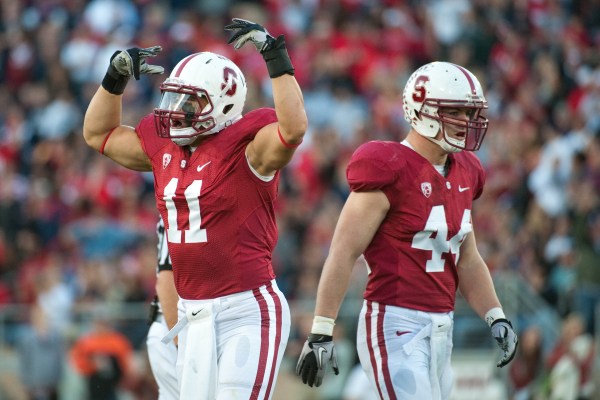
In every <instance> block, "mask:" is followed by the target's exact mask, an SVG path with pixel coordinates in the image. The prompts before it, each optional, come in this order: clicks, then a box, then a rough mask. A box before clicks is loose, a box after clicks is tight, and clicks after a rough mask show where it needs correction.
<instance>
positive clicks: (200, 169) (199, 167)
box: [198, 161, 211, 172]
mask: <svg viewBox="0 0 600 400" xmlns="http://www.w3.org/2000/svg"><path fill="white" fill-rule="evenodd" d="M210 163H211V161H209V162H207V163H206V164H202V165H199V166H198V172H200V171H202V170H203V169H204V167H206V166H207V165H208V164H210Z"/></svg>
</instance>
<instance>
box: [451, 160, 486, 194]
mask: <svg viewBox="0 0 600 400" xmlns="http://www.w3.org/2000/svg"><path fill="white" fill-rule="evenodd" d="M454 160H455V161H456V162H457V163H459V164H461V165H462V167H463V168H464V169H466V170H467V171H470V172H471V174H472V175H471V176H472V178H473V185H475V190H474V191H473V194H474V197H473V198H474V199H477V198H479V196H481V194H482V192H483V187H484V185H485V180H486V173H485V169H484V168H483V165H482V164H481V160H480V159H479V157H477V155H476V154H475V153H473V152H472V151H461V152H459V153H456V154H455V155H454Z"/></svg>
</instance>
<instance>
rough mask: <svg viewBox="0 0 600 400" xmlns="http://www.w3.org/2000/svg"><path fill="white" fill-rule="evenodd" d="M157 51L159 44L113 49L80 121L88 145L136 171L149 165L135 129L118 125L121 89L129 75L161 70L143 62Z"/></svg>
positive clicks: (156, 72)
mask: <svg viewBox="0 0 600 400" xmlns="http://www.w3.org/2000/svg"><path fill="white" fill-rule="evenodd" d="M160 51H161V48H160V46H155V47H150V48H147V49H139V48H131V49H128V50H126V51H117V52H115V53H114V54H113V56H112V57H111V59H110V64H109V67H108V70H107V72H106V75H105V77H104V79H103V80H102V85H101V86H100V87H99V88H98V90H97V91H96V93H95V94H94V96H93V97H92V100H91V101H90V104H89V106H88V108H87V110H86V113H85V118H84V121H83V138H84V139H85V141H86V143H87V144H88V145H89V146H90V147H92V148H93V149H95V150H97V151H98V152H100V153H101V154H104V155H105V156H107V157H109V158H111V159H112V160H114V161H115V162H117V163H118V164H121V165H122V166H124V167H127V168H130V169H134V170H138V171H150V170H151V169H152V166H151V164H150V160H149V159H148V157H147V156H146V154H145V153H144V151H143V149H142V144H141V142H140V140H139V138H138V136H137V134H136V133H135V130H134V129H133V128H132V127H130V126H126V125H121V114H122V105H123V104H122V103H123V102H122V100H123V92H124V90H125V86H126V85H127V82H128V81H129V78H130V77H131V76H133V77H134V78H135V79H139V78H140V75H141V74H158V73H163V68H162V67H159V66H156V65H149V64H147V63H146V58H147V57H150V56H154V55H156V54H158V52H160Z"/></svg>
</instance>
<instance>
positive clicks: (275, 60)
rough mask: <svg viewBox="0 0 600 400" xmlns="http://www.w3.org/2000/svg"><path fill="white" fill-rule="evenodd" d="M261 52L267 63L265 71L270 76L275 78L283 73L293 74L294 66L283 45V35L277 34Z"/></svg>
mask: <svg viewBox="0 0 600 400" xmlns="http://www.w3.org/2000/svg"><path fill="white" fill-rule="evenodd" d="M261 54H262V56H263V58H264V60H265V62H266V63H267V71H269V76H270V77H271V78H277V77H278V76H281V75H284V74H288V75H294V66H293V65H292V60H290V56H289V54H288V52H287V49H286V47H285V39H284V38H283V35H279V37H278V38H277V39H276V40H275V41H274V42H273V43H272V44H271V45H270V46H269V47H268V48H267V50H265V51H263V52H262V53H261Z"/></svg>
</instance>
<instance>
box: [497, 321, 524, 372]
mask: <svg viewBox="0 0 600 400" xmlns="http://www.w3.org/2000/svg"><path fill="white" fill-rule="evenodd" d="M491 329H492V336H493V337H494V339H496V342H497V343H498V347H500V349H501V350H502V358H501V359H500V361H498V364H496V366H497V367H500V368H502V367H504V366H505V365H506V364H508V363H509V362H511V361H512V359H513V358H514V357H515V353H516V352H517V345H518V344H519V339H518V338H517V334H516V333H515V331H514V330H513V327H512V324H511V323H510V321H509V320H507V319H504V318H500V319H497V320H495V321H494V322H493V323H492V325H491Z"/></svg>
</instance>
